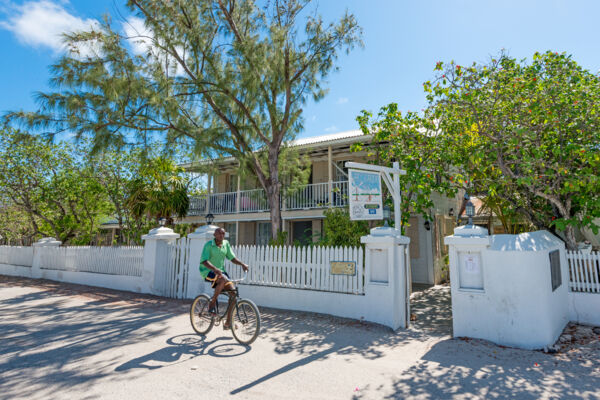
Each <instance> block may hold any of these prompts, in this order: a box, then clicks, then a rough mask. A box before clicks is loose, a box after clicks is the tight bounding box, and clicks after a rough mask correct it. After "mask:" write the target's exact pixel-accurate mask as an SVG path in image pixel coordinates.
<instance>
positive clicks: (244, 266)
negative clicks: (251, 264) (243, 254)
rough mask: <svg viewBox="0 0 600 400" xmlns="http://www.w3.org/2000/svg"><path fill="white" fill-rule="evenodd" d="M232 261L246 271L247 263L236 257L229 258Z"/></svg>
mask: <svg viewBox="0 0 600 400" xmlns="http://www.w3.org/2000/svg"><path fill="white" fill-rule="evenodd" d="M231 262H232V263H234V264H237V265H239V266H240V267H242V269H243V270H244V271H248V264H244V263H243V262H241V261H240V260H238V259H237V258H235V257H234V258H233V259H232V260H231Z"/></svg>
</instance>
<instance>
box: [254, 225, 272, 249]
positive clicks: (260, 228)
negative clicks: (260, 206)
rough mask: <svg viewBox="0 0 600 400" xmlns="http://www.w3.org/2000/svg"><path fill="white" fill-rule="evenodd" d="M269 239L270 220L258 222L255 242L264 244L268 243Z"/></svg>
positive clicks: (260, 244)
mask: <svg viewBox="0 0 600 400" xmlns="http://www.w3.org/2000/svg"><path fill="white" fill-rule="evenodd" d="M270 239H271V223H270V222H259V223H258V224H256V244H257V245H258V246H265V245H267V244H269V240H270Z"/></svg>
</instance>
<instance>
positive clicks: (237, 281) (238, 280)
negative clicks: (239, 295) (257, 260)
mask: <svg viewBox="0 0 600 400" xmlns="http://www.w3.org/2000/svg"><path fill="white" fill-rule="evenodd" d="M247 276H248V271H245V272H244V276H242V277H241V278H240V279H230V280H229V282H233V283H239V282H241V281H243V280H244V279H246V277H247Z"/></svg>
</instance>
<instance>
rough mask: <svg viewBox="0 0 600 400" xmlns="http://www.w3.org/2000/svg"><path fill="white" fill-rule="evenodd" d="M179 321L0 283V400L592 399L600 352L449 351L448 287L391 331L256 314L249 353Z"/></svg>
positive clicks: (98, 292)
mask: <svg viewBox="0 0 600 400" xmlns="http://www.w3.org/2000/svg"><path fill="white" fill-rule="evenodd" d="M242 295H243V289H242ZM187 310H188V302H187V301H185V302H184V301H176V300H166V299H161V298H157V297H152V296H140V295H135V294H129V293H123V292H116V291H111V290H104V289H97V288H90V287H84V286H77V285H66V284H58V283H53V282H49V281H40V280H35V281H34V280H26V279H17V278H9V277H5V276H0V316H1V317H0V399H90V400H91V399H130V398H138V399H166V398H177V399H220V398H229V397H230V398H238V399H258V398H261V399H262V398H277V399H312V398H314V399H352V398H353V399H363V398H364V399H380V398H423V399H433V398H510V397H518V398H528V399H538V398H563V399H564V398H587V399H600V394H599V393H600V362H599V361H598V360H599V359H600V357H598V356H599V355H600V346H596V347H593V346H592V347H590V348H588V349H587V351H588V353H581V352H570V353H569V354H560V355H557V356H552V355H547V354H543V353H541V352H530V351H520V350H514V349H506V348H500V347H498V346H494V345H492V344H490V343H487V342H484V341H477V340H456V339H451V337H450V331H451V322H450V308H449V293H448V288H445V287H436V288H432V289H428V290H426V291H422V292H419V293H417V294H416V296H415V298H414V299H413V311H414V312H416V313H417V321H416V322H415V324H414V325H413V326H412V327H411V329H409V330H406V331H399V332H391V331H390V330H389V329H387V328H384V327H381V326H377V325H371V324H362V323H359V322H357V321H351V320H346V319H340V318H334V317H329V316H324V315H318V314H312V313H301V312H290V311H278V310H272V309H266V308H262V309H261V312H262V317H263V331H262V334H261V336H260V337H259V339H258V340H257V341H256V342H255V343H254V344H253V345H252V347H245V346H241V345H238V344H237V343H236V342H235V341H234V340H233V338H232V337H231V336H230V334H229V333H228V332H224V331H223V330H222V329H221V328H220V327H218V328H216V329H214V330H213V331H212V332H211V333H209V334H208V336H207V337H205V338H203V337H200V336H197V335H195V334H193V331H192V330H191V327H190V325H189V321H188V316H187ZM590 349H591V350H590ZM590 352H591V353H590ZM534 363H538V364H537V366H535V364H534Z"/></svg>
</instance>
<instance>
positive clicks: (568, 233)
mask: <svg viewBox="0 0 600 400" xmlns="http://www.w3.org/2000/svg"><path fill="white" fill-rule="evenodd" d="M565 242H566V244H567V249H568V250H577V241H576V240H575V228H573V226H572V225H567V227H566V228H565Z"/></svg>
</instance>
